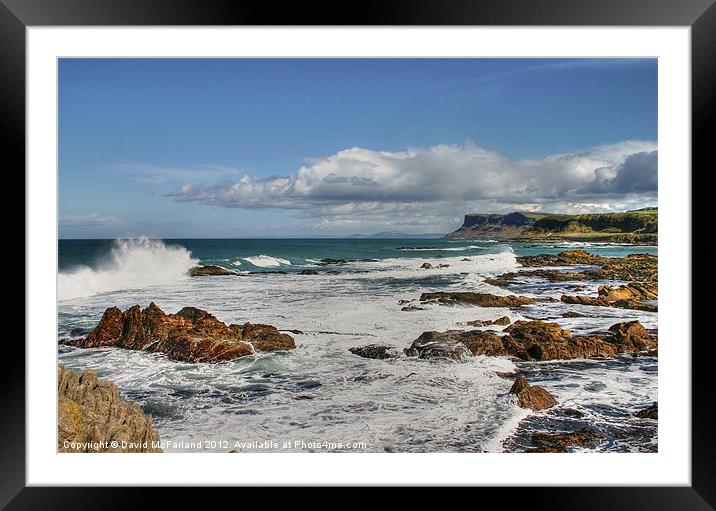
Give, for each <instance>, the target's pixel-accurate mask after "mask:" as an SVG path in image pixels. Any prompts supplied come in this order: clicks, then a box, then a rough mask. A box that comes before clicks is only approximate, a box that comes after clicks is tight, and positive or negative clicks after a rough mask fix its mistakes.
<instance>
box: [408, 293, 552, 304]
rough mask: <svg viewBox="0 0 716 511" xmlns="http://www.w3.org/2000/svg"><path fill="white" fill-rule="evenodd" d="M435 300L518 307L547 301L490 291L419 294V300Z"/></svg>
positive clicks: (448, 302)
mask: <svg viewBox="0 0 716 511" xmlns="http://www.w3.org/2000/svg"><path fill="white" fill-rule="evenodd" d="M429 300H437V301H438V302H439V303H441V304H444V305H457V304H463V305H476V306H478V307H519V306H522V305H529V304H531V303H535V302H538V301H547V300H546V299H537V298H530V297H527V296H515V295H507V296H498V295H493V294H490V293H471V292H458V291H456V292H436V293H423V294H421V295H420V301H421V302H426V301H429ZM550 301H551V299H550Z"/></svg>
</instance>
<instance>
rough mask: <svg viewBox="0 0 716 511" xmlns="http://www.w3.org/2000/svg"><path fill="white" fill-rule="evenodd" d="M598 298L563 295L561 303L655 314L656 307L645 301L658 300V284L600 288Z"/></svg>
mask: <svg viewBox="0 0 716 511" xmlns="http://www.w3.org/2000/svg"><path fill="white" fill-rule="evenodd" d="M597 293H598V296H597V298H592V297H589V296H571V295H562V298H561V301H562V302H564V303H570V304H579V305H593V306H599V307H617V308H620V309H635V310H643V311H648V312H655V311H656V310H657V307H656V305H653V304H650V303H644V300H656V299H657V298H658V292H657V287H656V284H634V283H632V284H627V285H624V286H619V287H611V286H599V288H598V289H597Z"/></svg>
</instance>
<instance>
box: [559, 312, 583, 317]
mask: <svg viewBox="0 0 716 511" xmlns="http://www.w3.org/2000/svg"><path fill="white" fill-rule="evenodd" d="M562 317H563V318H584V317H586V316H585V315H584V314H580V313H579V312H574V311H567V312H565V313H564V314H562Z"/></svg>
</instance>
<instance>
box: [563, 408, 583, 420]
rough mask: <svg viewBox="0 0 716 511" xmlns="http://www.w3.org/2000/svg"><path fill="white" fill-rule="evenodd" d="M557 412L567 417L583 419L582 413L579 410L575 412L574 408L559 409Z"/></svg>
mask: <svg viewBox="0 0 716 511" xmlns="http://www.w3.org/2000/svg"><path fill="white" fill-rule="evenodd" d="M559 411H560V413H561V414H562V415H566V416H567V417H576V418H581V417H584V413H583V412H580V411H579V410H575V409H574V408H561V409H560V410H559Z"/></svg>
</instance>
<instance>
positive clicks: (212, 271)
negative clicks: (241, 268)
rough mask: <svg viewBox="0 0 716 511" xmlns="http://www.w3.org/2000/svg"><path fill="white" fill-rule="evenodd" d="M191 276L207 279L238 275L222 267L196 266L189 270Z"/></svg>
mask: <svg viewBox="0 0 716 511" xmlns="http://www.w3.org/2000/svg"><path fill="white" fill-rule="evenodd" d="M189 275H191V276H192V277H205V276H212V275H236V272H235V271H231V270H227V269H226V268H222V267H221V266H213V265H207V266H194V267H193V268H190V269H189Z"/></svg>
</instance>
